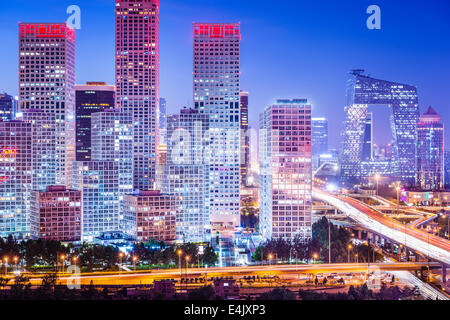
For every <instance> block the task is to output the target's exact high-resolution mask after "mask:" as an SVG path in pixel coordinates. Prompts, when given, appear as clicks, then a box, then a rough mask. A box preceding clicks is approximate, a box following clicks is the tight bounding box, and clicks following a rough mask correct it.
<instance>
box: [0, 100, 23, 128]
mask: <svg viewBox="0 0 450 320" xmlns="http://www.w3.org/2000/svg"><path fill="white" fill-rule="evenodd" d="M18 107H19V98H17V97H13V96H10V95H9V94H6V93H0V119H1V120H4V121H8V120H14V119H15V116H16V113H17V112H18Z"/></svg>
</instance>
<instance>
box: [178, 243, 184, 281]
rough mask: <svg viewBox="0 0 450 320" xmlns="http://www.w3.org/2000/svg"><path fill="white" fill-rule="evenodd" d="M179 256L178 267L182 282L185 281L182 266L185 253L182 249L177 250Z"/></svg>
mask: <svg viewBox="0 0 450 320" xmlns="http://www.w3.org/2000/svg"><path fill="white" fill-rule="evenodd" d="M177 254H178V265H179V266H180V281H181V280H182V279H183V268H182V267H183V266H182V265H181V255H182V254H183V251H182V250H181V249H179V250H177Z"/></svg>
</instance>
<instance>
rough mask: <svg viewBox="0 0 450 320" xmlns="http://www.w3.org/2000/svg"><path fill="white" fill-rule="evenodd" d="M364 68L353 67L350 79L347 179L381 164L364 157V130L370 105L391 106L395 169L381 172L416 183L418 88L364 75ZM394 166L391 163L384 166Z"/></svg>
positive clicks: (344, 165)
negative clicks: (367, 168)
mask: <svg viewBox="0 0 450 320" xmlns="http://www.w3.org/2000/svg"><path fill="white" fill-rule="evenodd" d="M363 72H364V70H353V71H351V73H350V79H349V81H348V83H347V105H346V107H345V120H344V128H343V131H342V135H341V136H342V148H341V155H340V164H341V176H342V178H343V179H344V180H347V181H351V180H353V181H357V180H359V179H360V178H362V177H363V176H364V175H365V176H366V178H367V174H366V173H365V172H367V171H366V170H365V169H364V168H361V166H369V167H371V168H375V167H377V165H376V163H371V162H366V161H363V159H362V155H363V152H362V151H363V144H364V132H365V124H366V118H367V111H368V107H369V105H378V106H387V107H389V109H390V112H391V115H390V122H391V128H392V141H393V159H392V162H393V163H392V167H393V170H392V172H380V170H379V169H377V171H378V172H376V173H379V174H382V175H384V176H388V175H390V176H392V177H393V178H395V179H398V180H400V181H402V182H403V183H404V184H410V185H413V184H415V178H416V141H417V120H418V118H419V102H418V96H417V88H416V87H413V86H410V85H406V84H400V83H395V82H390V81H384V80H378V79H374V78H371V77H368V76H366V75H363ZM382 167H384V168H390V167H391V166H390V165H385V166H382ZM372 173H374V172H370V173H368V174H369V175H372Z"/></svg>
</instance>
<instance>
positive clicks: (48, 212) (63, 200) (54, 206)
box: [30, 186, 81, 241]
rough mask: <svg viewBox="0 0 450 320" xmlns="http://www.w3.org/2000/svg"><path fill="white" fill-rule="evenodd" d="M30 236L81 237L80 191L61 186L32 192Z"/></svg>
mask: <svg viewBox="0 0 450 320" xmlns="http://www.w3.org/2000/svg"><path fill="white" fill-rule="evenodd" d="M30 220H31V237H32V238H34V239H45V240H55V241H80V240H81V192H80V191H77V190H68V189H66V187H65V186H49V187H47V188H46V190H45V191H33V193H32V197H31V218H30Z"/></svg>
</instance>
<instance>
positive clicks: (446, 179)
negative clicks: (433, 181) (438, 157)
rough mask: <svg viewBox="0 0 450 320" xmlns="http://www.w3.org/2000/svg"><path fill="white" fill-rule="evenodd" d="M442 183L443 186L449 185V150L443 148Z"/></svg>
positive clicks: (447, 186)
mask: <svg viewBox="0 0 450 320" xmlns="http://www.w3.org/2000/svg"><path fill="white" fill-rule="evenodd" d="M444 171H445V177H444V185H445V188H449V187H450V150H445V152H444Z"/></svg>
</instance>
